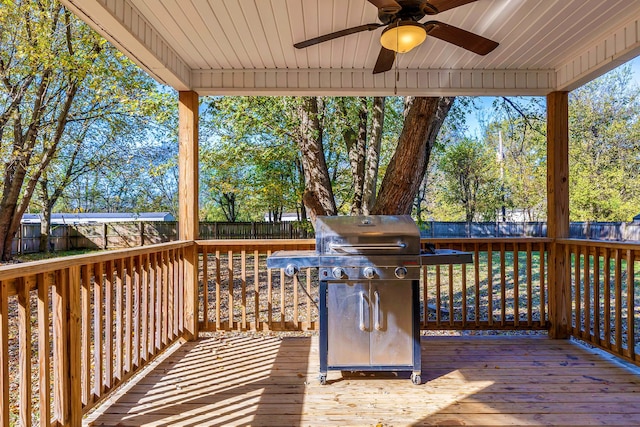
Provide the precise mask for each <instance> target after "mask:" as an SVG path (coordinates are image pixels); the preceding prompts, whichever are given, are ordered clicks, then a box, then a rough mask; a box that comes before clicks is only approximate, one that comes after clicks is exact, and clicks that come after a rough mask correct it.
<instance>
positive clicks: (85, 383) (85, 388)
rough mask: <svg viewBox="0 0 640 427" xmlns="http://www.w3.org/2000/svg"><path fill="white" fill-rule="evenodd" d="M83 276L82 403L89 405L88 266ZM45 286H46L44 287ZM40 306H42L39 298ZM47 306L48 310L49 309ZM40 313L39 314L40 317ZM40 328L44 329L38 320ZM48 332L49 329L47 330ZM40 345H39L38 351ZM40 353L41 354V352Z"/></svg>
mask: <svg viewBox="0 0 640 427" xmlns="http://www.w3.org/2000/svg"><path fill="white" fill-rule="evenodd" d="M80 275H81V276H82V279H81V280H82V285H81V286H82V289H81V295H80V298H81V300H82V302H81V304H82V358H83V362H84V363H83V364H82V403H83V404H84V405H89V404H90V403H92V402H93V393H91V353H90V342H89V341H90V339H91V338H90V337H91V330H90V328H91V301H90V298H91V273H90V269H89V266H88V265H83V266H82V268H81V269H80ZM43 280H44V278H43ZM42 286H44V284H43V285H42ZM39 292H40V284H38V293H39ZM38 304H40V301H39V298H38ZM48 308H49V307H48V305H47V309H48ZM39 315H40V312H38V316H39ZM38 328H39V329H40V330H41V329H42V328H43V326H42V325H40V319H38ZM47 330H48V328H47ZM39 349H40V344H38V350H39ZM39 353H41V352H40V351H39Z"/></svg>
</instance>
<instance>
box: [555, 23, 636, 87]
mask: <svg viewBox="0 0 640 427" xmlns="http://www.w3.org/2000/svg"><path fill="white" fill-rule="evenodd" d="M638 55H640V19H633V20H632V21H630V22H628V23H627V24H626V25H624V26H622V27H620V28H618V30H616V31H615V32H613V33H612V34H610V35H608V36H607V37H606V38H605V39H603V40H597V41H596V42H594V43H593V44H592V45H591V46H590V47H589V48H588V49H586V50H585V51H583V52H582V53H580V54H579V55H576V56H574V57H573V58H570V59H569V60H568V61H567V62H565V63H564V64H562V65H561V66H560V67H558V69H557V74H558V75H557V88H556V90H569V91H570V90H573V89H576V88H578V87H580V86H582V85H583V84H585V83H587V82H589V81H591V80H593V79H594V78H595V77H598V76H600V75H602V74H604V72H606V71H610V70H613V69H614V68H616V67H618V66H620V65H622V64H624V63H625V62H627V61H629V60H631V59H633V58H635V57H636V56H638Z"/></svg>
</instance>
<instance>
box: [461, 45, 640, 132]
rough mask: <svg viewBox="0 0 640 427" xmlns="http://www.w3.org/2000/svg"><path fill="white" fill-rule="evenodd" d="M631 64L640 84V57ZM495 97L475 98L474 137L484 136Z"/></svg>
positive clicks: (470, 115)
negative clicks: (482, 129) (483, 125)
mask: <svg viewBox="0 0 640 427" xmlns="http://www.w3.org/2000/svg"><path fill="white" fill-rule="evenodd" d="M629 64H631V68H632V70H633V74H634V77H635V81H636V84H638V85H640V57H637V58H634V59H632V60H631V61H629ZM494 99H495V97H492V96H479V97H476V98H475V99H474V102H475V103H476V106H477V107H478V109H477V110H475V111H470V112H469V113H467V115H466V120H467V129H468V130H467V132H466V133H467V135H468V136H469V137H472V138H478V139H481V138H482V131H481V126H480V122H481V121H482V118H483V117H484V118H485V120H486V118H487V117H488V116H489V115H490V114H491V108H492V105H491V104H492V103H493V101H494Z"/></svg>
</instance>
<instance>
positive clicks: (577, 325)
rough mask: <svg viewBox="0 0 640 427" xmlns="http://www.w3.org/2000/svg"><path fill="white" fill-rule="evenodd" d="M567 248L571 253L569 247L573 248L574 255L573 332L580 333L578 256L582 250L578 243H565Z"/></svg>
mask: <svg viewBox="0 0 640 427" xmlns="http://www.w3.org/2000/svg"><path fill="white" fill-rule="evenodd" d="M566 246H567V248H569V253H571V249H572V248H573V249H575V256H574V260H575V261H574V265H573V267H574V273H573V277H574V280H573V283H574V288H575V290H574V292H575V293H574V295H573V296H572V297H573V300H574V301H575V333H577V334H579V333H580V325H581V324H582V312H581V308H582V307H581V304H580V301H581V297H580V257H581V252H582V250H581V249H582V247H581V246H579V245H576V246H570V245H566ZM569 260H571V258H569Z"/></svg>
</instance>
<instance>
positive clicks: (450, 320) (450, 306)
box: [449, 264, 454, 326]
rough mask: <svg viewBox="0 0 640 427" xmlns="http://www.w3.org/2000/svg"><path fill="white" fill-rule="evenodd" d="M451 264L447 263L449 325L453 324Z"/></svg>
mask: <svg viewBox="0 0 640 427" xmlns="http://www.w3.org/2000/svg"><path fill="white" fill-rule="evenodd" d="M453 302H454V301H453V264H449V326H453V317H454V316H453V313H454V307H453Z"/></svg>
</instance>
